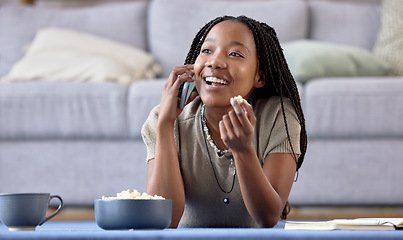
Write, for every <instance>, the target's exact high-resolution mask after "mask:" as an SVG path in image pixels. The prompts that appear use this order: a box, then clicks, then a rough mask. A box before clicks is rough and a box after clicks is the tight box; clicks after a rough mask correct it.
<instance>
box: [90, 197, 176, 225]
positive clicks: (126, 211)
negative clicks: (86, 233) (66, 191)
mask: <svg viewBox="0 0 403 240" xmlns="http://www.w3.org/2000/svg"><path fill="white" fill-rule="evenodd" d="M94 212H95V221H96V222H97V224H98V226H99V227H100V228H102V229H105V230H123V229H164V228H167V227H168V226H169V224H170V223H171V218H172V200H171V199H105V200H103V199H97V200H95V202H94Z"/></svg>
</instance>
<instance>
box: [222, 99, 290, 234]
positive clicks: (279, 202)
mask: <svg viewBox="0 0 403 240" xmlns="http://www.w3.org/2000/svg"><path fill="white" fill-rule="evenodd" d="M231 103H232V105H233V107H234V111H230V112H229V113H228V115H226V116H224V117H223V120H222V121H221V122H220V134H221V138H222V139H223V141H224V143H225V144H226V145H227V146H228V147H229V148H230V149H231V150H232V152H233V155H234V160H235V166H236V170H237V175H238V181H239V184H240V188H241V192H242V197H243V199H244V202H245V206H246V208H247V210H248V212H249V214H250V215H251V216H252V218H253V219H254V220H255V221H256V222H257V223H258V224H259V225H260V226H262V227H273V226H274V225H276V224H277V222H278V220H279V218H280V216H281V213H282V210H283V208H284V206H285V204H286V202H287V199H288V195H289V193H290V191H291V187H292V184H293V179H294V174H295V169H296V163H295V159H294V156H293V155H292V154H283V153H273V154H269V155H268V156H267V157H266V159H265V161H264V165H263V167H262V166H261V165H260V162H259V159H258V157H257V154H256V152H255V149H254V146H253V143H252V138H253V133H254V127H255V124H256V118H255V116H254V114H253V110H252V107H251V106H250V105H249V104H248V103H247V102H246V101H243V102H242V103H241V105H242V107H241V105H240V104H239V103H237V102H236V101H233V100H231Z"/></svg>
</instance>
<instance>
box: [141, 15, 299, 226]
mask: <svg viewBox="0 0 403 240" xmlns="http://www.w3.org/2000/svg"><path fill="white" fill-rule="evenodd" d="M193 77H194V79H195V80H193ZM185 81H189V82H192V81H195V83H196V89H197V92H194V93H192V95H191V97H190V100H189V103H188V104H187V105H186V106H185V107H184V109H183V110H182V109H180V108H179V107H178V101H179V99H178V97H177V96H178V92H179V88H180V85H181V84H182V83H184V82H185ZM238 95H240V96H242V98H243V99H245V100H246V101H242V102H238V101H236V100H235V99H234V97H235V96H238ZM142 135H143V139H144V142H145V143H146V145H147V149H148V156H147V161H148V164H149V166H148V168H149V170H148V179H147V192H148V193H149V194H157V195H161V196H164V197H165V198H169V199H172V200H173V216H172V222H171V227H177V226H178V225H179V226H181V227H273V226H274V225H276V223H277V222H278V220H279V218H280V217H283V218H284V217H285V216H286V215H287V213H288V210H289V209H288V202H287V199H288V195H289V193H290V191H291V187H292V184H293V181H294V177H295V173H296V170H298V169H299V167H300V166H301V164H302V161H303V158H304V155H305V151H306V144H307V140H306V131H305V120H304V116H303V112H302V109H301V103H300V98H299V93H298V90H297V87H296V84H295V82H294V80H293V77H292V76H291V73H290V71H289V68H288V66H287V63H286V60H285V58H284V55H283V53H282V49H281V46H280V44H279V41H278V39H277V36H276V33H275V31H274V30H273V28H271V27H269V26H268V25H267V24H265V23H261V22H258V21H255V20H253V19H250V18H248V17H245V16H240V17H236V18H235V17H231V16H224V17H219V18H216V19H214V20H212V21H211V22H209V23H208V24H206V25H205V26H204V27H203V28H202V29H201V30H200V31H199V32H198V34H197V35H196V37H195V39H194V40H193V43H192V45H191V48H190V51H189V53H188V56H187V58H186V61H185V65H183V66H178V67H175V68H174V69H173V71H172V73H171V75H170V76H169V79H168V81H167V82H166V84H165V86H164V91H163V94H162V98H161V102H160V105H159V106H157V107H156V108H155V109H153V111H152V112H151V114H150V116H149V118H148V119H147V121H146V123H145V124H144V126H143V130H142Z"/></svg>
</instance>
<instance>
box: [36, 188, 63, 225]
mask: <svg viewBox="0 0 403 240" xmlns="http://www.w3.org/2000/svg"><path fill="white" fill-rule="evenodd" d="M53 198H58V199H59V201H60V204H59V207H58V208H57V209H56V211H55V212H54V213H52V215H50V216H49V217H45V218H44V219H43V220H42V222H41V223H39V226H42V224H44V223H45V222H46V221H48V220H49V219H51V218H53V217H54V216H56V214H58V213H59V212H60V211H61V210H62V209H63V200H62V198H61V197H60V196H59V195H50V196H49V203H50V201H51V200H52V199H53Z"/></svg>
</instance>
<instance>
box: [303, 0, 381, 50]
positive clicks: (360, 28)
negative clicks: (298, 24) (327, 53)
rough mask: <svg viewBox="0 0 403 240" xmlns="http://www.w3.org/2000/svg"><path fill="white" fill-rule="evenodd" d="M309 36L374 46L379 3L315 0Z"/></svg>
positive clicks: (365, 46) (364, 46)
mask: <svg viewBox="0 0 403 240" xmlns="http://www.w3.org/2000/svg"><path fill="white" fill-rule="evenodd" d="M309 10H310V17H311V19H310V24H311V25H310V33H309V38H310V39H314V40H319V41H326V42H333V43H340V44H346V45H352V46H357V47H362V48H365V49H368V50H372V48H373V47H374V45H375V42H376V38H377V34H378V30H379V28H380V14H381V9H380V6H379V5H374V4H357V3H348V2H342V1H340V2H336V1H311V2H310V3H309Z"/></svg>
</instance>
